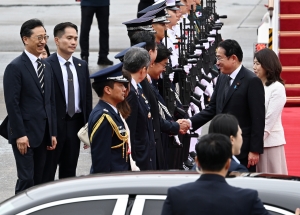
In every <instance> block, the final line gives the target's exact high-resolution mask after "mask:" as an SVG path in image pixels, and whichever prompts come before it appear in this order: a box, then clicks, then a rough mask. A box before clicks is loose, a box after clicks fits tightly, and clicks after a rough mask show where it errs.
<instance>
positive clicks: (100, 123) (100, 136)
mask: <svg viewBox="0 0 300 215" xmlns="http://www.w3.org/2000/svg"><path fill="white" fill-rule="evenodd" d="M122 66H123V64H122V63H119V64H117V65H114V66H111V67H108V68H105V69H103V70H100V71H99V72H96V73H95V74H93V75H91V76H90V78H93V79H94V82H93V84H92V86H93V89H94V90H95V92H96V93H97V95H98V96H99V99H100V100H99V103H98V104H97V105H96V106H95V108H94V109H93V111H92V113H91V115H90V117H89V124H88V125H89V126H88V134H89V138H90V142H91V154H92V168H91V173H104V172H115V171H127V170H129V156H128V153H127V151H128V145H127V144H128V135H129V134H128V133H127V132H126V128H125V125H124V122H123V120H122V118H121V116H120V113H119V111H118V109H117V104H118V103H120V102H122V101H124V99H125V91H126V88H127V87H128V80H127V79H126V78H124V77H123V75H122Z"/></svg>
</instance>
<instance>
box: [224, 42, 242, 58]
mask: <svg viewBox="0 0 300 215" xmlns="http://www.w3.org/2000/svg"><path fill="white" fill-rule="evenodd" d="M218 47H221V48H223V49H224V50H225V55H226V57H228V58H229V57H230V56H232V55H235V56H237V58H238V60H239V62H242V60H243V51H242V48H241V46H240V44H238V42H237V41H235V40H229V39H228V40H224V41H221V42H220V43H219V45H218Z"/></svg>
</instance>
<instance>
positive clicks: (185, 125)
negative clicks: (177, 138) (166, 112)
mask: <svg viewBox="0 0 300 215" xmlns="http://www.w3.org/2000/svg"><path fill="white" fill-rule="evenodd" d="M176 122H177V123H178V124H179V127H180V128H179V133H180V134H186V132H187V131H188V130H189V129H190V127H191V125H190V121H189V120H187V119H179V120H177V121H176Z"/></svg>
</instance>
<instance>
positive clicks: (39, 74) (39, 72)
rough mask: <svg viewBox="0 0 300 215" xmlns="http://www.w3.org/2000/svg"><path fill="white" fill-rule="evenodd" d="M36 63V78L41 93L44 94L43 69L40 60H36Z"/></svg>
mask: <svg viewBox="0 0 300 215" xmlns="http://www.w3.org/2000/svg"><path fill="white" fill-rule="evenodd" d="M36 62H37V64H38V66H37V76H38V79H39V82H40V84H41V89H42V93H44V67H43V64H42V61H41V59H39V58H38V59H37V60H36Z"/></svg>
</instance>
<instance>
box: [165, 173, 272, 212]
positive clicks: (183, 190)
mask: <svg viewBox="0 0 300 215" xmlns="http://www.w3.org/2000/svg"><path fill="white" fill-rule="evenodd" d="M161 214H162V215H171V214H172V215H198V214H201V215H219V214H220V215H223V214H230V215H235V214H236V215H241V214H243V215H250V214H251V215H255V214H257V215H267V214H269V213H268V212H267V211H266V209H265V208H264V206H263V204H262V202H261V200H260V199H259V198H258V193H257V191H256V190H251V189H242V188H237V187H232V186H230V185H229V184H227V182H226V180H225V178H224V177H222V176H220V175H216V174H203V175H201V176H200V178H199V179H198V180H197V181H195V182H192V183H188V184H183V185H181V186H178V187H171V188H169V190H168V195H167V198H166V200H165V203H164V206H163V210H162V213H161Z"/></svg>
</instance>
